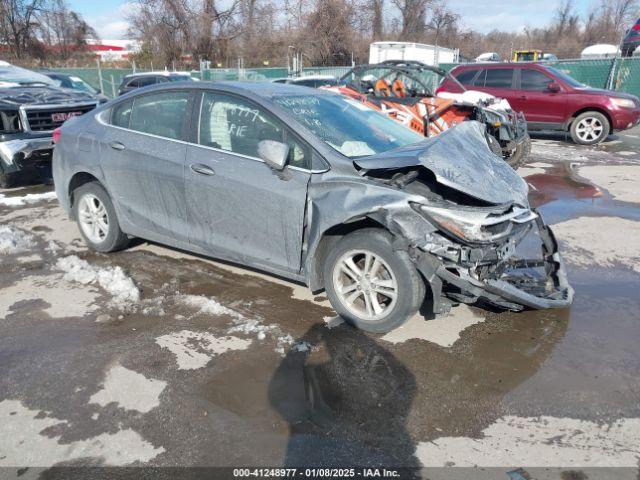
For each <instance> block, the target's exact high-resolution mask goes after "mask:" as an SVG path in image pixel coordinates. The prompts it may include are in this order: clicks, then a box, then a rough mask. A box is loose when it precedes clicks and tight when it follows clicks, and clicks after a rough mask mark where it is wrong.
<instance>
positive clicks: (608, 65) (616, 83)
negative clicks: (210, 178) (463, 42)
mask: <svg viewBox="0 0 640 480" xmlns="http://www.w3.org/2000/svg"><path fill="white" fill-rule="evenodd" d="M547 64H548V65H551V66H553V67H555V68H557V69H559V70H561V71H563V72H564V73H566V74H568V75H570V76H572V77H573V78H575V79H576V80H578V81H579V82H581V83H584V84H585V85H588V86H590V87H594V88H608V89H611V90H617V91H620V92H628V93H632V94H634V95H637V96H640V58H614V59H603V60H581V59H575V60H557V61H552V62H547ZM456 65H458V64H455V63H442V64H440V67H441V68H443V69H444V70H446V71H450V70H451V69H452V68H454V67H455V66H456ZM349 70H350V67H305V68H304V69H303V70H302V72H300V73H299V75H297V76H308V75H332V76H334V77H337V78H340V77H342V76H343V75H345V74H346V73H347V72H348V71H349ZM56 71H59V72H62V73H67V74H69V75H75V76H77V77H80V78H82V79H83V80H84V81H86V82H87V83H89V84H90V85H91V86H93V87H94V88H97V89H100V90H101V91H102V92H103V93H104V94H105V95H107V96H109V97H115V96H116V95H117V92H118V86H119V85H120V82H121V81H122V78H123V77H124V76H125V75H129V74H131V73H133V70H131V69H122V68H102V69H98V68H58V69H56ZM137 72H144V70H137ZM191 75H192V76H193V77H195V78H198V79H202V80H209V81H224V80H244V81H267V82H268V81H273V80H275V79H278V78H286V77H289V76H291V75H290V73H289V71H288V69H287V68H271V67H270V68H246V69H245V68H214V69H210V70H203V71H202V72H197V71H193V72H191ZM428 81H429V82H430V83H434V84H435V83H436V82H437V80H436V78H435V77H434V78H433V79H428ZM435 86H436V85H434V88H435Z"/></svg>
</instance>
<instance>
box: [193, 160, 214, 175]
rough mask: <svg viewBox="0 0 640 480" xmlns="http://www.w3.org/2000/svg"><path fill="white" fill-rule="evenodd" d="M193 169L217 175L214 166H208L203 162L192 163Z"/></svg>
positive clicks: (204, 173)
mask: <svg viewBox="0 0 640 480" xmlns="http://www.w3.org/2000/svg"><path fill="white" fill-rule="evenodd" d="M191 170H193V171H194V172H196V173H199V174H200V175H215V174H216V172H214V171H213V169H212V168H210V167H207V166H206V165H203V164H201V163H192V164H191Z"/></svg>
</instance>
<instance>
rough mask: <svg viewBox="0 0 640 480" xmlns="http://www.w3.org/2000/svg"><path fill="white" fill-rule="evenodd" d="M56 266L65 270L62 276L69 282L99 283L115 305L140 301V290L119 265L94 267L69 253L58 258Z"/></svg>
mask: <svg viewBox="0 0 640 480" xmlns="http://www.w3.org/2000/svg"><path fill="white" fill-rule="evenodd" d="M56 268H57V269H58V270H62V271H63V272H65V274H64V277H63V278H64V279H65V280H67V281H69V282H78V283H81V284H83V285H87V284H98V285H100V287H102V288H103V289H104V290H106V291H107V292H108V293H110V294H111V295H113V297H114V299H113V304H114V305H115V306H116V307H119V308H125V307H126V306H127V305H128V304H131V303H137V302H139V301H140V290H138V287H136V285H135V284H134V283H133V280H132V279H131V278H130V277H128V276H127V275H125V273H124V272H123V271H122V268H120V267H107V268H101V267H94V266H92V265H90V264H89V262H87V261H86V260H82V259H80V258H78V257H77V256H76V255H69V256H68V257H62V258H59V259H58V261H57V262H56Z"/></svg>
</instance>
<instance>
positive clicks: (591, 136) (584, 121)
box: [571, 112, 610, 145]
mask: <svg viewBox="0 0 640 480" xmlns="http://www.w3.org/2000/svg"><path fill="white" fill-rule="evenodd" d="M609 129H610V125H609V120H607V117H605V116H604V115H603V114H601V113H600V112H585V113H582V114H580V115H578V116H577V117H576V119H575V120H574V121H573V123H572V124H571V138H572V139H573V141H574V142H576V143H578V144H580V145H595V144H596V143H600V142H601V141H603V140H604V139H606V138H607V137H608V136H609Z"/></svg>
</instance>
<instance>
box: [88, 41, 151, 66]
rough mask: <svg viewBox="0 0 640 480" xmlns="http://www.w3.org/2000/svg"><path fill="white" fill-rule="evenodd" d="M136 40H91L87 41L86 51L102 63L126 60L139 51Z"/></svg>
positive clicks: (138, 44)
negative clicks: (94, 55)
mask: <svg viewBox="0 0 640 480" xmlns="http://www.w3.org/2000/svg"><path fill="white" fill-rule="evenodd" d="M141 45H142V43H141V42H139V41H138V40H93V39H87V47H86V49H87V51H89V52H93V53H95V54H96V56H97V57H98V58H100V60H102V61H118V60H127V59H128V58H129V55H131V54H134V53H137V52H139V51H140V47H141Z"/></svg>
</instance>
